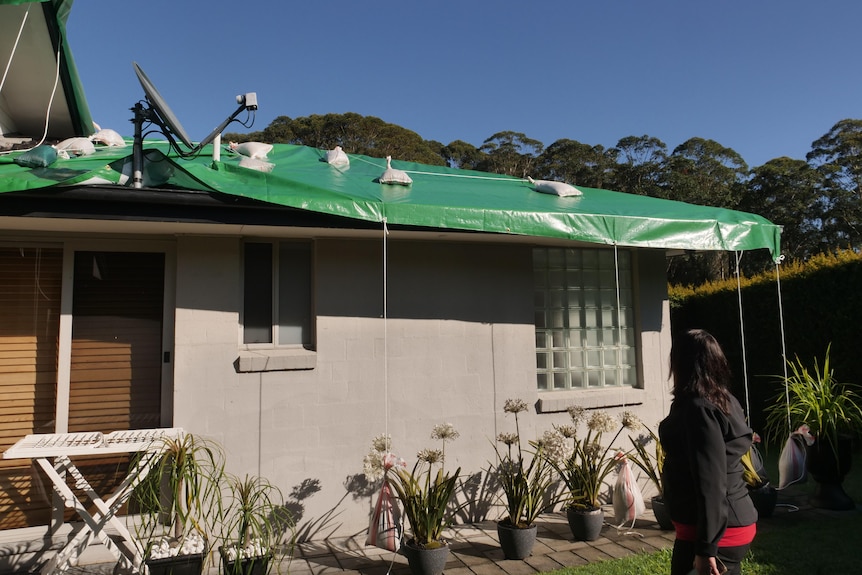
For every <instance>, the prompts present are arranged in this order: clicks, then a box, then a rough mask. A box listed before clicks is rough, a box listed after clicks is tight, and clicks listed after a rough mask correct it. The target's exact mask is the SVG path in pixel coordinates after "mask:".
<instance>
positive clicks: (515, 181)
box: [352, 156, 527, 184]
mask: <svg viewBox="0 0 862 575" xmlns="http://www.w3.org/2000/svg"><path fill="white" fill-rule="evenodd" d="M352 160H357V161H360V162H365V163H366V164H369V165H372V166H377V167H379V168H380V169H381V170H385V169H386V166H381V165H379V164H377V162H372V161H370V160H368V159H366V158H362V157H359V156H353V157H352ZM402 171H403V172H406V173H408V174H419V175H421V176H439V177H441V178H461V179H465V180H490V181H492V182H508V183H510V184H520V183H522V182H526V181H527V180H524V179H515V178H500V177H494V176H473V175H467V174H457V173H455V174H447V173H438V172H423V171H420V170H402Z"/></svg>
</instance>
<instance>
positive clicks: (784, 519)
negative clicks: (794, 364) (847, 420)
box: [550, 449, 862, 575]
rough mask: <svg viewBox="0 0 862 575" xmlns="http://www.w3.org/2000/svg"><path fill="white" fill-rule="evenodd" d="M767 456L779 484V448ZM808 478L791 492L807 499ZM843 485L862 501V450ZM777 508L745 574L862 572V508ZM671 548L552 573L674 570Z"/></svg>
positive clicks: (655, 574) (626, 574)
mask: <svg viewBox="0 0 862 575" xmlns="http://www.w3.org/2000/svg"><path fill="white" fill-rule="evenodd" d="M779 451H780V450H779V449H772V450H770V453H767V454H766V457H765V459H766V469H767V471H768V473H769V476H770V477H771V478H773V479H774V480H776V481H775V483H777V479H778V464H777V460H778V452H779ZM813 488H814V482H813V480H811V479H809V480H808V482H807V483H805V484H803V485H797V486H792V487H791V488H790V489H789V490H788V493H789V494H791V495H794V496H795V498H796V499H798V501H799V502H800V503H804V502H805V501H806V499H807V495H808V494H809V493H810V492H811V491H812V490H813ZM844 489H845V491H846V492H847V494H848V495H850V497H852V498H853V500H854V501H855V502H856V503H857V508H858V507H859V505H860V503H862V452H860V450H858V449H857V450H856V452H855V453H854V454H853V468H852V469H851V471H850V474H849V475H848V476H847V479H846V480H845V482H844ZM782 499H784V497H781V498H779V502H781V501H782ZM787 509H788V508H786V507H785V508H782V509H779V510H776V513H775V515H774V516H773V517H770V518H765V519H763V520H761V521H760V522H759V523H758V534H757V537H756V538H755V540H754V544H753V545H752V548H751V552H750V553H749V556H748V558H747V559H746V561H745V562H744V563H743V567H742V572H743V573H744V575H812V574H813V575H816V574H829V575H838V574H839V573H841V574H843V573H862V567H860V561H859V543H860V541H862V540H860V533H862V511H858V510H857V511H846V512H823V511H821V510H811V509H808V510H804V511H801V512H793V511H788V510H787ZM670 557H671V551H670V550H669V549H666V550H663V551H659V552H658V553H653V554H649V555H647V554H643V555H635V556H632V557H626V558H623V559H615V560H609V561H602V562H598V563H591V564H589V565H584V566H581V567H570V568H566V569H560V570H558V571H552V572H550V573H552V574H553V575H641V574H643V575H659V574H662V573H670Z"/></svg>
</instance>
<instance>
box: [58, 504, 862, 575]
mask: <svg viewBox="0 0 862 575" xmlns="http://www.w3.org/2000/svg"><path fill="white" fill-rule="evenodd" d="M860 511H862V506H859V507H858V508H857V511H856V512H860ZM846 513H848V512H846V511H845V512H836V511H825V510H821V509H814V508H812V507H810V506H809V505H808V504H807V497H806V496H805V495H804V493H803V492H802V491H795V490H794V489H790V490H788V491H786V492H784V493H782V495H781V497H780V498H779V506H778V507H777V508H776V510H775V512H774V514H773V516H772V517H769V518H764V519H761V520H760V521H759V522H758V531H760V532H763V531H766V530H769V529H771V528H772V527H774V526H777V525H781V524H784V523H787V522H793V523H795V522H797V521H809V520H816V519H818V518H822V517H828V516H835V515H843V514H846ZM850 513H853V512H852V511H851V512H850ZM612 522H613V511H612V509H611V508H610V506H606V507H605V526H604V528H603V530H602V534H601V537H600V538H599V539H597V540H596V541H590V542H584V541H573V540H572V534H571V531H570V530H569V525H568V523H567V522H566V517H565V514H563V513H545V514H543V515H541V516H540V517H539V520H538V521H537V525H538V533H537V540H536V545H535V547H534V548H533V553H532V555H531V556H530V557H527V558H526V559H524V560H520V561H518V560H508V559H505V558H504V557H503V553H502V551H501V550H500V547H499V544H498V540H497V528H496V523H495V522H494V521H483V522H480V523H473V524H469V525H457V526H454V527H452V528H451V529H449V530H448V532H447V533H446V538H447V539H448V540H449V542H450V553H449V561H448V563H447V564H446V570H445V574H446V575H495V574H506V575H532V574H534V573H541V572H545V571H551V570H554V569H559V568H561V567H573V566H578V565H585V564H587V563H592V562H595V561H604V560H607V559H616V558H620V557H625V556H629V555H633V554H635V553H652V552H655V551H657V550H660V549H664V548H669V547H671V546H672V545H673V539H674V534H673V531H662V530H661V529H660V528H659V527H658V524H657V523H656V522H655V518H654V516H653V514H652V511H651V510H649V509H647V511H646V512H645V513H644V514H643V515H642V516H641V517H640V518H638V520H637V521H636V522H635V524H634V526H632V525H631V524H630V523H629V524H628V525H626V526H625V527H623V528H617V527H616V526H614V525H611V524H610V523H612ZM95 547H96V548H95V549H92V548H91V549H90V550H88V551H87V552H86V553H85V554H84V555H83V556H82V557H81V561H80V562H79V564H78V565H77V566H76V567H72V568H70V569H68V570H67V571H66V573H67V574H74V575H77V574H84V573H86V574H90V575H112V574H113V570H114V565H115V562H113V561H108V559H112V558H111V557H110V555H109V554H108V553H107V551H106V550H104V549H101V551H99V546H95ZM280 567H281V569H280V571H279V570H276V569H273V570H272V572H271V573H273V574H276V573H282V574H285V575H286V574H287V573H290V575H328V574H330V573H332V574H334V573H348V574H352V575H386V574H387V573H392V574H393V575H407V574H408V573H409V572H410V571H409V568H408V566H407V560H406V559H405V558H404V557H403V556H402V555H400V554H397V553H392V552H390V551H386V550H383V549H378V548H376V547H369V546H366V545H365V533H364V532H363V533H361V534H357V535H356V536H353V537H345V538H330V539H326V540H320V541H312V542H308V543H302V544H300V545H298V546H297V548H296V550H295V552H294V553H293V556H292V557H288V558H285V559H284V560H283V562H282V564H281V565H280ZM217 574H218V566H210V567H209V568H208V569H207V570H206V575H217Z"/></svg>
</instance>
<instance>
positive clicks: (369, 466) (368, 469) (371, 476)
mask: <svg viewBox="0 0 862 575" xmlns="http://www.w3.org/2000/svg"><path fill="white" fill-rule="evenodd" d="M385 455H386V454H385V453H383V452H380V451H376V450H373V449H372V450H371V451H370V452H368V455H366V456H365V457H364V458H363V459H362V472H363V473H365V477H367V478H368V480H369V481H377V480H378V479H380V478H382V477H383V475H384V473H385V471H386V468H385V466H384V461H383V458H384V457H385Z"/></svg>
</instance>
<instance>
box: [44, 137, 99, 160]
mask: <svg viewBox="0 0 862 575" xmlns="http://www.w3.org/2000/svg"><path fill="white" fill-rule="evenodd" d="M54 149H55V150H57V152H58V154H59V152H66V153H67V154H68V155H69V156H89V155H90V154H95V153H96V146H94V145H93V142H91V141H90V139H89V138H67V139H65V140H63V141H62V142H60V143H59V144H57V145H56V146H54Z"/></svg>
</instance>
